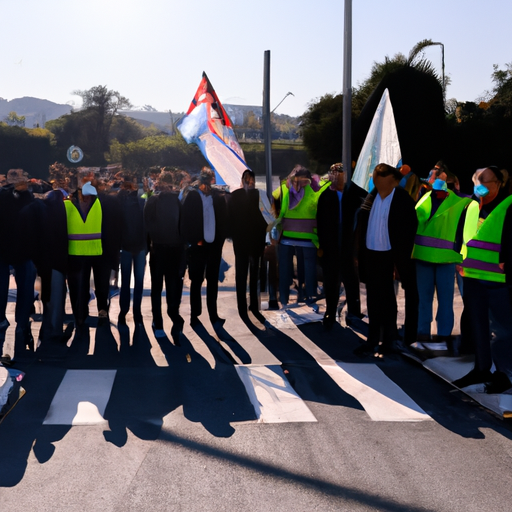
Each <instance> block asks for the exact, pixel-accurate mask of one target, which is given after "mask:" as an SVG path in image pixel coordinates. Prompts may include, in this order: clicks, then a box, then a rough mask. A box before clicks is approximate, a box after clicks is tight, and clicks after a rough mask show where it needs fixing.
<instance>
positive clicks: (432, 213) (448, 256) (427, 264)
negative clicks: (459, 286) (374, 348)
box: [412, 178, 479, 352]
mask: <svg viewBox="0 0 512 512" xmlns="http://www.w3.org/2000/svg"><path fill="white" fill-rule="evenodd" d="M478 211H479V209H478V203H477V202H476V201H473V200H472V199H471V198H469V197H459V196H458V195H456V194H455V192H452V191H449V190H448V187H447V184H446V181H444V180H443V179H440V178H437V179H436V180H435V181H434V182H433V183H432V190H431V191H429V192H427V193H426V194H424V195H423V197H422V198H421V199H420V200H419V201H418V203H417V204H416V215H417V217H418V231H417V233H416V238H415V241H414V248H413V252H412V258H413V259H414V260H416V279H417V283H418V295H419V311H418V336H417V339H418V342H417V343H415V344H413V345H412V348H414V349H416V350H418V351H421V352H424V351H425V350H427V351H434V352H439V351H441V352H446V351H447V350H448V348H450V349H452V348H453V347H452V338H451V334H452V329H453V324H454V314H453V294H454V287H455V265H456V264H457V263H461V262H462V255H461V254H460V250H461V248H462V244H463V242H467V241H468V240H469V239H470V238H471V237H472V236H473V235H474V233H475V232H476V230H477V225H478ZM434 292H436V295H437V303H438V307H437V314H436V323H437V335H436V336H434V337H433V341H434V343H430V342H431V341H432V338H431V335H430V325H431V323H432V305H433V302H434Z"/></svg>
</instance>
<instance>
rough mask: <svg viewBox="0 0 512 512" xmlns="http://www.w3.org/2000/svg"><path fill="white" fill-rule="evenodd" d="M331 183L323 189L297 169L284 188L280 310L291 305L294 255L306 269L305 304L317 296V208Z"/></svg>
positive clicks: (280, 191) (280, 241) (301, 169)
mask: <svg viewBox="0 0 512 512" xmlns="http://www.w3.org/2000/svg"><path fill="white" fill-rule="evenodd" d="M328 186H329V182H327V183H324V184H322V185H320V184H319V183H318V182H317V181H316V180H313V179H312V176H311V173H310V172H309V171H308V170H307V169H306V168H305V167H302V166H301V165H296V166H295V167H294V168H293V169H292V172H291V173H290V174H289V176H288V178H287V180H286V181H284V182H283V183H282V184H281V187H280V189H278V191H274V194H275V193H276V192H277V195H278V196H280V198H279V199H280V204H281V209H280V213H279V219H280V223H281V228H282V234H281V238H280V240H279V251H278V258H279V300H280V302H281V306H283V307H285V306H287V305H288V300H289V298H290V284H291V282H292V280H293V255H294V254H297V261H298V266H299V263H301V262H300V257H302V262H303V265H304V284H305V288H306V303H312V302H313V301H314V299H315V296H316V293H317V275H316V256H317V249H318V234H317V220H316V213H317V206H318V199H319V198H320V195H321V194H322V192H323V191H324V190H325V189H326V188H327V187H328Z"/></svg>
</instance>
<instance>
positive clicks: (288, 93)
mask: <svg viewBox="0 0 512 512" xmlns="http://www.w3.org/2000/svg"><path fill="white" fill-rule="evenodd" d="M288 96H295V94H293V92H287V93H286V94H285V96H284V98H283V99H282V100H281V101H280V102H279V103H278V104H277V105H276V106H275V107H274V110H272V112H270V113H271V114H273V113H274V112H275V111H276V109H277V107H279V105H281V103H283V101H284V100H285V99H286V98H288Z"/></svg>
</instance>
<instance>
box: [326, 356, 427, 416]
mask: <svg viewBox="0 0 512 512" xmlns="http://www.w3.org/2000/svg"><path fill="white" fill-rule="evenodd" d="M320 366H321V367H322V368H323V369H324V370H325V371H326V372H327V373H328V374H329V376H330V377H331V378H332V379H333V380H334V382H336V384H338V386H339V387H340V388H341V389H343V391H345V392H346V393H348V394H349V395H352V396H353V397H354V398H355V399H356V400H357V401H358V402H359V403H360V404H361V405H362V406H363V407H364V409H365V411H366V412H367V414H368V416H370V418H371V419H372V420H373V421H429V420H432V418H431V417H430V416H429V415H428V414H427V413H426V412H425V411H424V410H423V409H422V408H421V407H420V406H419V405H417V404H416V402H414V400H413V399H412V398H411V397H410V396H408V395H407V394H406V393H405V392H404V391H403V390H402V388H400V386H398V385H397V384H395V383H394V382H393V381H392V380H391V379H390V378H389V377H387V376H386V375H385V374H384V372H383V371H382V370H381V369H380V368H379V367H378V366H377V365H375V364H358V363H341V362H338V363H337V364H336V365H325V364H320Z"/></svg>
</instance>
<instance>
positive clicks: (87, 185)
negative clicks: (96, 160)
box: [82, 181, 98, 196]
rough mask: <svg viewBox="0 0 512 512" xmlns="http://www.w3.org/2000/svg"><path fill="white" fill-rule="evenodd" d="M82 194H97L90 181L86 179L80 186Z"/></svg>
mask: <svg viewBox="0 0 512 512" xmlns="http://www.w3.org/2000/svg"><path fill="white" fill-rule="evenodd" d="M82 195H83V196H97V195H98V192H97V191H96V189H95V188H94V187H93V186H92V185H91V182H90V181H88V182H87V183H85V184H84V186H83V187H82Z"/></svg>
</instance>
